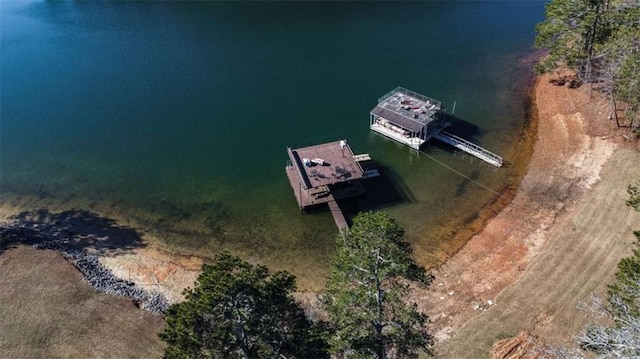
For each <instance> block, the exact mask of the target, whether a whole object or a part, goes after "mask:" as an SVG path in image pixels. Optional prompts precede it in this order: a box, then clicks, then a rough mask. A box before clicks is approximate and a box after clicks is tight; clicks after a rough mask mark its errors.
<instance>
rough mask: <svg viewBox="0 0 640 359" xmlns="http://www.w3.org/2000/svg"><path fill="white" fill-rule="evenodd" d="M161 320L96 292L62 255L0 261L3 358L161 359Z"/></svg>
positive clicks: (18, 253)
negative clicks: (158, 334)
mask: <svg viewBox="0 0 640 359" xmlns="http://www.w3.org/2000/svg"><path fill="white" fill-rule="evenodd" d="M163 325H164V321H163V319H162V317H161V316H158V315H153V314H151V313H149V312H147V311H144V310H141V309H138V308H136V307H135V306H134V305H133V304H132V303H131V301H129V300H127V299H124V298H120V297H115V296H112V295H107V294H103V293H98V292H96V291H95V290H94V289H93V288H91V287H90V286H89V285H88V284H87V283H86V282H84V281H83V280H82V275H81V274H80V273H79V272H78V271H77V270H76V268H75V267H74V266H73V265H72V264H70V263H69V262H67V261H66V260H65V259H64V258H63V257H62V256H61V255H59V254H57V253H55V252H53V251H49V250H37V249H33V248H30V247H24V246H18V247H16V248H12V249H8V250H5V251H4V252H2V253H1V255H0V358H12V359H13V358H16V359H17V358H29V359H31V358H158V357H161V356H162V352H163V342H162V341H161V340H160V339H159V338H158V336H157V333H158V332H159V331H160V330H161V329H162V328H163Z"/></svg>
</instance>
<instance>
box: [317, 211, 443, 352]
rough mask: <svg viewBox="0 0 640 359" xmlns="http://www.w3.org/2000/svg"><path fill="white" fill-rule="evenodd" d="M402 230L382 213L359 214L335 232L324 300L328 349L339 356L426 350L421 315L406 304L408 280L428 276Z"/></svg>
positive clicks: (429, 340)
mask: <svg viewBox="0 0 640 359" xmlns="http://www.w3.org/2000/svg"><path fill="white" fill-rule="evenodd" d="M402 237H403V230H402V228H401V227H400V226H399V225H398V224H396V223H395V221H394V220H393V219H391V218H389V216H388V215H387V214H385V213H373V212H368V213H363V214H360V215H358V216H356V217H355V218H354V221H353V226H352V228H351V229H349V230H346V231H343V232H342V233H341V234H340V235H339V236H338V249H337V253H336V255H335V258H334V261H333V264H332V267H331V273H330V276H329V280H328V283H327V289H326V292H325V294H324V305H325V308H326V310H327V312H328V313H329V316H330V318H331V322H332V325H333V328H332V329H333V330H334V332H333V335H332V337H331V339H330V345H331V350H332V352H333V353H334V354H336V355H338V357H343V358H378V359H384V358H388V357H389V354H393V355H394V356H395V357H399V358H413V357H417V353H418V351H420V350H421V351H424V352H427V353H430V351H429V348H430V346H431V345H432V344H433V340H432V337H431V336H430V335H429V334H428V333H427V332H426V330H425V325H426V323H427V321H428V318H427V316H426V315H424V314H422V313H420V312H419V311H418V310H417V306H416V305H415V303H410V304H408V303H406V302H405V299H406V296H407V295H408V294H409V293H410V287H409V283H408V282H409V281H417V282H419V283H421V284H422V285H425V286H426V285H428V284H429V283H430V282H431V280H432V278H431V277H429V276H427V275H426V274H425V271H424V269H423V268H421V267H418V266H417V265H416V264H415V262H414V261H413V260H412V259H411V258H410V254H411V248H410V247H409V245H408V244H407V243H405V242H403V241H402Z"/></svg>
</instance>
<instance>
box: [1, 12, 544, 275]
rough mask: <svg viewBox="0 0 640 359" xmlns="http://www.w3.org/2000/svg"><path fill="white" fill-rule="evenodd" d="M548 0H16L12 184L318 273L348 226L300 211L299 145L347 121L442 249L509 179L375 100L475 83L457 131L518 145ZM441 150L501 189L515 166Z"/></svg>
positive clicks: (5, 117) (405, 215)
mask: <svg viewBox="0 0 640 359" xmlns="http://www.w3.org/2000/svg"><path fill="white" fill-rule="evenodd" d="M543 4H544V3H543V2H515V1H514V2H494V1H488V2H476V1H474V2H424V3H423V2H419V3H413V2H411V3H396V2H389V3H387V2H383V3H377V2H376V3H371V2H367V3H359V2H346V3H340V2H330V3H313V2H295V3H273V2H258V3H219V2H189V3H168V2H150V3H142V2H103V3H102V2H101V3H88V2H68V3H67V2H64V3H59V2H9V1H3V2H1V3H0V11H1V21H2V22H1V32H0V36H1V41H2V51H1V55H0V66H1V68H0V70H1V72H0V80H1V107H0V111H1V112H0V113H1V121H2V122H1V124H0V126H1V127H0V130H1V131H0V139H1V147H0V149H1V153H0V163H1V165H2V166H1V170H2V172H1V178H0V186H1V187H0V193H1V194H2V195H3V197H4V198H7V196H9V195H15V194H18V195H24V194H36V195H39V196H40V197H43V198H48V199H53V200H60V201H68V202H69V203H73V202H74V201H76V200H78V201H79V202H78V203H93V205H92V206H94V207H93V208H100V207H105V206H106V207H109V208H112V209H115V210H117V211H120V212H122V213H125V214H127V215H129V216H132V217H135V218H137V219H140V220H141V221H146V222H147V223H150V224H153V225H154V226H157V228H159V230H161V231H165V232H166V233H170V234H171V235H167V241H170V242H171V241H176V242H177V241H179V238H181V236H182V237H184V236H185V235H191V236H194V235H195V236H197V237H198V238H200V239H198V240H196V241H200V242H201V243H200V244H203V245H214V246H215V247H217V246H219V245H222V246H226V247H231V248H235V249H237V250H241V251H244V252H245V253H247V254H248V255H251V256H253V257H254V258H256V259H258V260H264V261H266V262H269V263H283V264H282V266H283V267H286V268H289V269H292V270H294V271H297V272H298V273H302V275H305V274H304V269H302V268H303V267H304V268H306V267H307V265H308V267H309V268H320V267H323V266H324V263H326V260H327V258H328V257H329V256H330V254H331V251H332V243H333V240H334V237H335V233H336V230H335V226H334V224H333V221H332V219H331V217H330V215H329V213H328V212H326V211H312V212H310V213H304V214H301V213H300V212H299V210H298V208H297V205H296V202H295V199H294V197H293V194H292V190H291V188H290V187H289V184H288V182H287V180H286V177H285V175H284V171H283V168H284V165H285V163H286V160H287V156H286V151H285V149H286V146H287V145H290V146H298V145H309V144H314V143H319V142H323V141H327V140H336V139H338V138H342V137H346V138H347V139H348V141H349V143H350V145H351V147H352V148H353V150H354V152H356V153H370V154H371V156H372V157H373V158H374V159H375V161H376V165H377V166H379V167H380V168H382V169H383V170H384V171H385V173H388V174H390V175H391V178H392V181H390V182H389V183H390V184H392V185H393V186H391V187H389V188H386V187H385V188H382V189H380V191H384V192H389V191H390V192H391V194H390V195H386V196H381V197H385V200H384V201H378V203H377V204H376V208H384V209H386V210H388V211H389V212H390V213H391V214H392V215H393V216H394V217H396V218H397V219H398V220H399V221H400V222H401V223H402V224H403V225H404V226H405V227H406V229H407V234H408V237H409V238H410V239H411V240H412V241H413V242H414V245H415V246H416V248H417V249H418V252H419V253H423V254H424V255H426V256H428V253H430V252H432V251H434V250H435V249H434V248H431V246H433V242H429V243H427V242H421V241H420V238H422V236H423V235H424V234H425V233H428V232H429V231H430V230H431V229H432V228H434V226H442V225H446V223H447V221H449V219H450V218H461V217H467V216H468V215H469V213H470V212H473V211H474V210H476V209H478V208H481V207H482V206H483V205H484V204H486V203H487V202H488V201H489V200H490V199H491V196H492V194H491V193H490V192H488V191H486V190H484V189H481V188H479V187H478V186H476V185H474V184H473V183H471V182H469V181H468V180H465V179H464V178H462V177H460V176H458V175H456V174H455V173H453V172H451V171H450V170H448V169H445V168H444V167H442V166H441V165H439V164H437V163H436V162H434V161H432V160H431V159H429V158H427V157H426V156H424V155H418V154H416V153H412V152H411V151H410V150H409V149H408V148H406V147H403V146H400V145H398V144H396V143H393V142H391V141H390V140H386V139H383V138H380V137H379V136H377V135H374V134H372V133H370V132H369V130H368V112H369V110H370V109H371V108H372V107H373V106H374V105H375V103H376V100H377V98H378V97H379V96H382V95H383V94H385V93H386V92H388V91H389V90H391V89H393V88H394V87H396V86H398V85H401V86H404V87H406V88H409V89H412V90H415V91H418V92H421V93H424V94H426V95H428V96H430V97H433V98H436V99H438V100H441V101H443V102H444V103H445V105H448V107H449V108H451V107H452V105H453V102H454V101H457V106H456V115H457V116H459V117H460V118H462V119H464V121H465V122H457V123H455V124H454V127H453V129H452V132H455V133H458V134H461V135H463V136H464V137H466V138H469V139H471V140H473V141H475V142H477V143H480V144H482V145H484V146H486V147H487V148H489V149H491V150H493V151H494V152H497V153H499V154H501V155H503V157H504V158H505V160H506V161H507V162H509V161H510V158H511V157H513V151H514V148H515V145H514V144H515V143H516V142H517V141H518V138H519V136H520V135H521V132H522V129H523V126H524V124H525V117H524V106H523V96H524V93H523V89H524V86H525V85H526V83H525V81H526V73H527V69H526V66H525V65H524V64H523V63H522V61H521V60H522V58H523V57H525V56H526V55H527V54H528V53H529V51H530V46H531V43H532V41H533V36H534V33H533V27H534V25H535V23H536V22H538V21H540V20H541V18H542V13H543ZM426 151H427V153H429V154H430V155H431V156H433V157H435V158H437V159H438V160H440V161H442V162H444V163H446V164H447V165H448V166H451V167H453V168H455V169H457V170H458V171H461V172H463V173H464V174H465V175H467V176H470V177H472V178H474V179H475V180H477V181H480V182H482V183H484V184H486V185H487V186H489V187H491V188H494V189H496V190H497V189H500V188H501V185H502V184H503V183H504V181H505V179H506V177H507V176H508V174H509V169H508V168H506V169H500V170H496V169H494V168H492V167H491V166H490V165H487V164H485V163H481V162H480V161H479V160H472V159H471V158H470V157H468V156H464V155H462V154H460V153H454V152H453V151H451V150H450V149H447V148H446V147H443V146H429V147H427V149H426ZM395 192H400V193H403V194H404V196H398V195H397V193H395ZM347 207H349V208H352V210H357V209H358V208H360V207H359V205H358V204H353V203H352V204H351V205H347ZM199 234H203V235H202V236H200V235H199ZM443 240H445V239H443ZM188 243H189V244H188V245H194V243H195V242H193V240H192V241H191V242H188ZM421 246H422V247H423V248H420V247H421ZM427 247H428V248H427ZM425 253H426V254H425ZM305 262H309V263H305ZM284 263H298V264H293V265H290V264H284ZM309 275H311V274H309Z"/></svg>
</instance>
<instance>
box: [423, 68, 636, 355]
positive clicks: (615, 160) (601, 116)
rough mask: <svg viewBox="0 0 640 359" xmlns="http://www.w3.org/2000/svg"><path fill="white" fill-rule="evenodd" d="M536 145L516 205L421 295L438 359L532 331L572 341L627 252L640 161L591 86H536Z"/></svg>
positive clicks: (483, 350)
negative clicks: (632, 188)
mask: <svg viewBox="0 0 640 359" xmlns="http://www.w3.org/2000/svg"><path fill="white" fill-rule="evenodd" d="M535 96H536V106H537V109H538V115H539V123H538V141H537V142H536V145H535V149H534V154H533V157H532V160H531V163H530V166H529V169H528V172H527V175H526V176H525V178H524V180H523V182H522V184H521V186H520V188H519V190H518V192H517V194H516V196H515V198H514V200H513V201H512V203H511V204H510V205H509V206H507V208H505V209H504V210H503V211H502V212H501V213H500V214H499V215H498V216H496V217H495V218H494V219H492V220H491V221H490V222H489V223H488V225H487V226H486V228H485V229H484V231H483V232H482V233H480V234H478V235H476V236H475V237H473V238H472V239H471V240H470V241H469V242H468V243H467V245H466V246H465V247H464V248H463V249H462V250H461V251H460V252H459V253H458V254H456V255H455V256H454V257H453V258H452V259H451V260H449V261H448V262H447V263H445V265H443V266H441V268H439V269H438V270H437V271H436V273H435V275H436V281H435V282H434V285H433V286H432V287H431V288H430V289H429V290H428V291H427V292H424V293H420V299H419V300H420V301H421V305H422V307H423V308H424V310H425V311H426V312H427V313H428V314H429V315H430V316H431V318H432V319H433V321H434V322H433V325H432V330H433V332H434V333H435V335H436V340H437V344H436V353H437V354H438V355H437V356H438V357H441V358H473V359H477V358H486V357H488V356H489V351H490V348H491V345H492V344H493V343H494V342H495V341H497V340H499V339H504V338H506V337H511V336H515V335H517V334H518V332H520V331H521V330H525V329H526V330H528V331H530V332H532V333H533V334H534V335H537V336H539V337H540V338H541V339H543V340H544V341H545V342H547V343H558V342H563V341H564V342H566V341H571V338H572V336H573V335H574V334H576V333H577V332H578V331H579V330H580V329H581V328H582V326H583V325H584V324H585V323H586V317H585V313H583V312H580V311H579V310H578V309H577V306H578V303H579V302H580V301H586V300H587V298H588V296H589V295H590V293H594V292H595V293H596V294H603V293H604V292H605V290H606V285H607V284H608V283H610V282H611V280H612V278H613V274H614V272H615V268H616V265H617V263H618V262H619V260H620V259H621V258H623V257H625V256H627V255H629V254H630V250H631V248H632V242H633V240H634V236H633V234H632V230H633V229H634V228H635V229H638V228H640V214H639V213H637V212H634V211H633V210H632V209H631V208H629V207H627V206H625V204H624V200H625V199H626V197H627V195H626V186H627V184H629V183H631V182H632V181H633V180H634V179H638V178H640V153H639V152H638V150H637V148H631V147H633V146H632V145H630V144H628V143H625V141H624V138H623V137H622V136H621V134H620V133H619V132H616V131H615V130H614V129H613V128H612V126H614V125H613V124H611V123H610V121H608V120H607V119H606V117H607V115H608V114H607V111H606V105H605V104H604V103H602V102H601V101H599V100H596V99H593V98H591V93H590V91H589V90H588V89H587V88H586V87H585V88H582V89H579V90H570V89H568V88H566V87H558V86H553V85H551V84H550V83H549V77H543V78H542V79H541V80H540V81H539V82H538V84H537V86H536V93H535Z"/></svg>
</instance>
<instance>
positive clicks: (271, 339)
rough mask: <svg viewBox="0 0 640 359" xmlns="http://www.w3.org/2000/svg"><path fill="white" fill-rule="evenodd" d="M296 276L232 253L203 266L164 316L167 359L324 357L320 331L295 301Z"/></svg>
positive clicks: (325, 353)
mask: <svg viewBox="0 0 640 359" xmlns="http://www.w3.org/2000/svg"><path fill="white" fill-rule="evenodd" d="M295 288H296V285H295V278H294V277H293V276H292V275H291V274H289V273H286V272H276V273H274V274H272V275H269V273H268V271H267V268H266V267H264V266H254V265H252V264H250V263H247V262H244V261H242V260H241V259H240V258H238V257H234V256H231V255H230V254H229V253H226V252H224V253H222V254H220V255H218V256H217V257H216V263H215V264H213V265H204V266H203V268H202V273H201V274H200V276H199V277H198V279H197V282H196V286H195V288H193V289H187V290H186V291H185V297H186V300H185V301H184V302H182V303H178V304H175V305H172V306H171V307H170V308H169V309H168V310H167V312H166V313H165V317H166V327H165V330H164V331H163V332H162V333H161V334H160V337H161V338H162V339H163V340H164V341H165V342H167V344H168V345H167V348H166V350H165V356H166V358H220V359H233V358H242V359H249V358H325V357H328V355H327V352H326V350H325V349H326V348H325V347H326V343H325V342H324V341H323V340H321V339H320V336H319V334H320V330H319V328H318V327H316V326H314V325H313V324H312V323H311V322H309V321H308V320H307V318H306V317H305V314H304V312H303V310H302V309H301V308H300V306H299V305H298V304H297V303H296V302H295V300H294V299H293V298H292V296H291V293H292V292H293V291H295Z"/></svg>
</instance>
